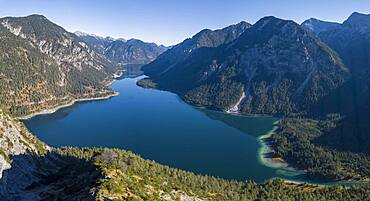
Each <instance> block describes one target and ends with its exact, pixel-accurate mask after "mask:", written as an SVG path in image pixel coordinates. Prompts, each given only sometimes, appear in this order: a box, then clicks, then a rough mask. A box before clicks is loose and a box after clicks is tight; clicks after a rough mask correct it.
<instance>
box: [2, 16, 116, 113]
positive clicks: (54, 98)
mask: <svg viewBox="0 0 370 201" xmlns="http://www.w3.org/2000/svg"><path fill="white" fill-rule="evenodd" d="M0 40H1V45H0V48H1V49H0V65H1V68H0V76H1V77H2V78H3V79H1V80H0V88H1V90H2V91H3V92H5V93H2V94H0V104H2V105H3V106H4V107H5V108H6V109H7V110H9V111H10V112H11V113H12V114H14V115H17V116H24V115H27V114H30V113H35V112H39V111H41V110H44V109H51V108H54V107H56V106H59V105H63V104H69V103H71V101H74V100H75V99H78V98H91V97H104V96H107V95H112V92H111V91H109V90H108V89H107V87H106V85H107V83H108V82H110V80H112V77H113V74H114V73H115V72H116V71H117V70H118V68H117V66H115V65H114V64H113V63H111V62H110V61H108V60H107V59H105V57H104V56H102V55H100V54H99V53H97V52H95V51H94V50H93V49H92V48H90V47H89V46H88V45H87V44H86V43H84V42H83V41H81V40H80V39H79V38H78V37H77V36H76V35H74V34H72V33H69V32H67V31H66V30H64V29H63V28H62V27H60V26H58V25H56V24H54V23H52V22H50V21H49V20H47V19H46V18H45V17H44V16H41V15H31V16H28V17H19V18H15V17H6V18H1V19H0Z"/></svg>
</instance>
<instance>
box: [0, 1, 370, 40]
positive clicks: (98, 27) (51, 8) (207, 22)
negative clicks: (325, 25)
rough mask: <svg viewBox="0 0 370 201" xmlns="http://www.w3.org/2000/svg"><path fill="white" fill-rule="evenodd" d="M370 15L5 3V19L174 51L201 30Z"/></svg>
mask: <svg viewBox="0 0 370 201" xmlns="http://www.w3.org/2000/svg"><path fill="white" fill-rule="evenodd" d="M355 11H357V12H361V13H370V1H369V0H254V1H252V0H0V17H5V16H16V17H18V16H26V15H30V14H42V15H44V16H46V17H47V18H48V19H50V20H51V21H53V22H54V23H56V24H58V25H61V26H62V27H64V28H65V29H67V30H68V31H70V32H74V31H83V32H86V33H93V34H96V35H100V36H111V37H115V38H125V39H130V38H137V39H141V40H143V41H147V42H155V43H157V44H163V45H175V44H177V43H179V42H182V41H183V40H184V39H186V38H189V37H191V36H193V35H194V34H196V33H197V32H199V31H200V30H202V29H205V28H209V29H218V28H222V27H226V26H228V25H231V24H235V23H238V22H240V21H247V22H249V23H252V24H253V23H255V22H256V21H258V20H259V19H260V18H262V17H264V16H271V15H273V16H276V17H279V18H283V19H291V20H294V21H296V22H297V23H301V22H303V21H304V20H306V19H308V18H311V17H314V18H318V19H322V20H326V21H335V22H343V21H344V20H345V19H346V18H347V17H348V16H349V15H350V14H351V13H353V12H355Z"/></svg>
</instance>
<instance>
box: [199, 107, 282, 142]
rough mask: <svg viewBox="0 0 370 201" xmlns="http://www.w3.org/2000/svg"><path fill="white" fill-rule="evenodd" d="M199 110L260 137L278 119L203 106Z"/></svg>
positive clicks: (212, 117)
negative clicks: (230, 112)
mask: <svg viewBox="0 0 370 201" xmlns="http://www.w3.org/2000/svg"><path fill="white" fill-rule="evenodd" d="M197 109H198V110H199V111H201V112H203V113H204V114H205V115H207V116H208V117H209V118H210V119H213V120H218V121H221V122H224V123H225V124H227V125H229V126H231V127H233V128H236V129H238V130H240V131H241V132H243V133H245V134H248V135H252V136H255V137H258V136H260V135H263V134H266V133H267V132H269V131H270V130H271V127H270V126H266V124H268V125H272V124H273V123H274V122H276V121H277V120H278V118H275V117H269V116H264V117H263V118H258V117H256V116H242V115H238V114H227V113H224V112H218V111H212V110H207V109H203V108H197Z"/></svg>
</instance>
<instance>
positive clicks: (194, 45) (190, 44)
mask: <svg viewBox="0 0 370 201" xmlns="http://www.w3.org/2000/svg"><path fill="white" fill-rule="evenodd" d="M250 26H251V25H250V24H248V23H247V22H240V23H238V24H235V25H231V26H228V27H226V28H223V29H219V30H214V31H212V30H209V29H204V30H202V31H200V32H199V33H197V34H196V35H195V36H193V37H192V38H189V39H186V40H184V41H183V42H182V43H180V44H178V45H175V46H174V47H172V48H171V49H170V50H168V51H166V52H165V53H163V54H162V55H160V56H159V57H158V58H157V59H156V60H154V61H153V62H152V63H150V64H148V65H146V66H144V67H143V70H144V71H145V73H146V74H147V75H152V74H158V73H161V72H165V71H167V70H169V69H170V68H172V67H173V66H175V65H176V64H178V63H180V62H182V61H184V60H186V58H188V57H189V56H190V55H192V54H193V51H194V50H196V49H199V48H202V47H217V46H219V45H221V44H224V43H228V42H231V41H233V40H235V39H236V38H237V37H239V36H240V35H241V34H242V33H243V32H244V31H245V30H246V29H248V28H249V27H250Z"/></svg>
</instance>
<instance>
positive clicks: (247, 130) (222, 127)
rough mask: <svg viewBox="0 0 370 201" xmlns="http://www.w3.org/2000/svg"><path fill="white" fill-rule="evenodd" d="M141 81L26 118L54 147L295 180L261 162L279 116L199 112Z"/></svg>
mask: <svg viewBox="0 0 370 201" xmlns="http://www.w3.org/2000/svg"><path fill="white" fill-rule="evenodd" d="M138 79H140V77H139V78H125V79H122V80H118V81H116V82H115V83H114V84H113V85H112V86H111V88H112V89H113V90H115V91H118V92H119V93H120V95H119V96H117V97H114V98H111V99H109V100H101V101H91V102H83V103H77V104H75V105H73V106H71V107H68V108H64V109H61V110H58V111H57V112H56V113H54V114H48V115H40V116H36V117H34V118H31V119H29V120H25V121H24V122H25V124H26V126H27V127H28V128H29V129H30V130H31V131H32V132H33V133H34V134H35V135H37V137H39V138H40V139H41V140H43V141H44V142H46V143H48V144H49V145H52V146H79V147H115V148H122V149H126V150H131V151H133V152H134V153H137V154H139V155H141V156H142V157H143V158H145V159H151V160H154V161H156V162H159V163H161V164H165V165H169V166H171V167H176V168H180V169H184V170H189V171H192V172H195V173H201V174H207V175H212V176H218V177H222V178H227V179H237V180H249V179H252V180H255V181H256V182H263V181H265V180H266V179H269V178H272V177H283V178H287V179H294V178H290V177H291V176H288V175H286V174H285V173H284V171H281V170H279V169H274V168H270V167H266V166H264V165H263V164H262V163H261V162H260V160H259V159H258V156H257V154H258V149H259V147H260V144H259V142H258V136H259V135H262V134H265V133H267V132H268V131H269V130H271V129H272V127H273V122H275V121H276V118H273V117H246V116H239V115H230V114H225V113H221V112H215V111H209V110H204V109H198V108H194V107H192V106H190V105H188V104H186V103H184V102H183V101H182V100H181V99H180V98H179V97H178V96H177V95H176V94H173V93H170V92H165V91H159V90H153V89H143V88H141V87H138V86H136V84H135V83H136V81H137V80H138Z"/></svg>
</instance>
